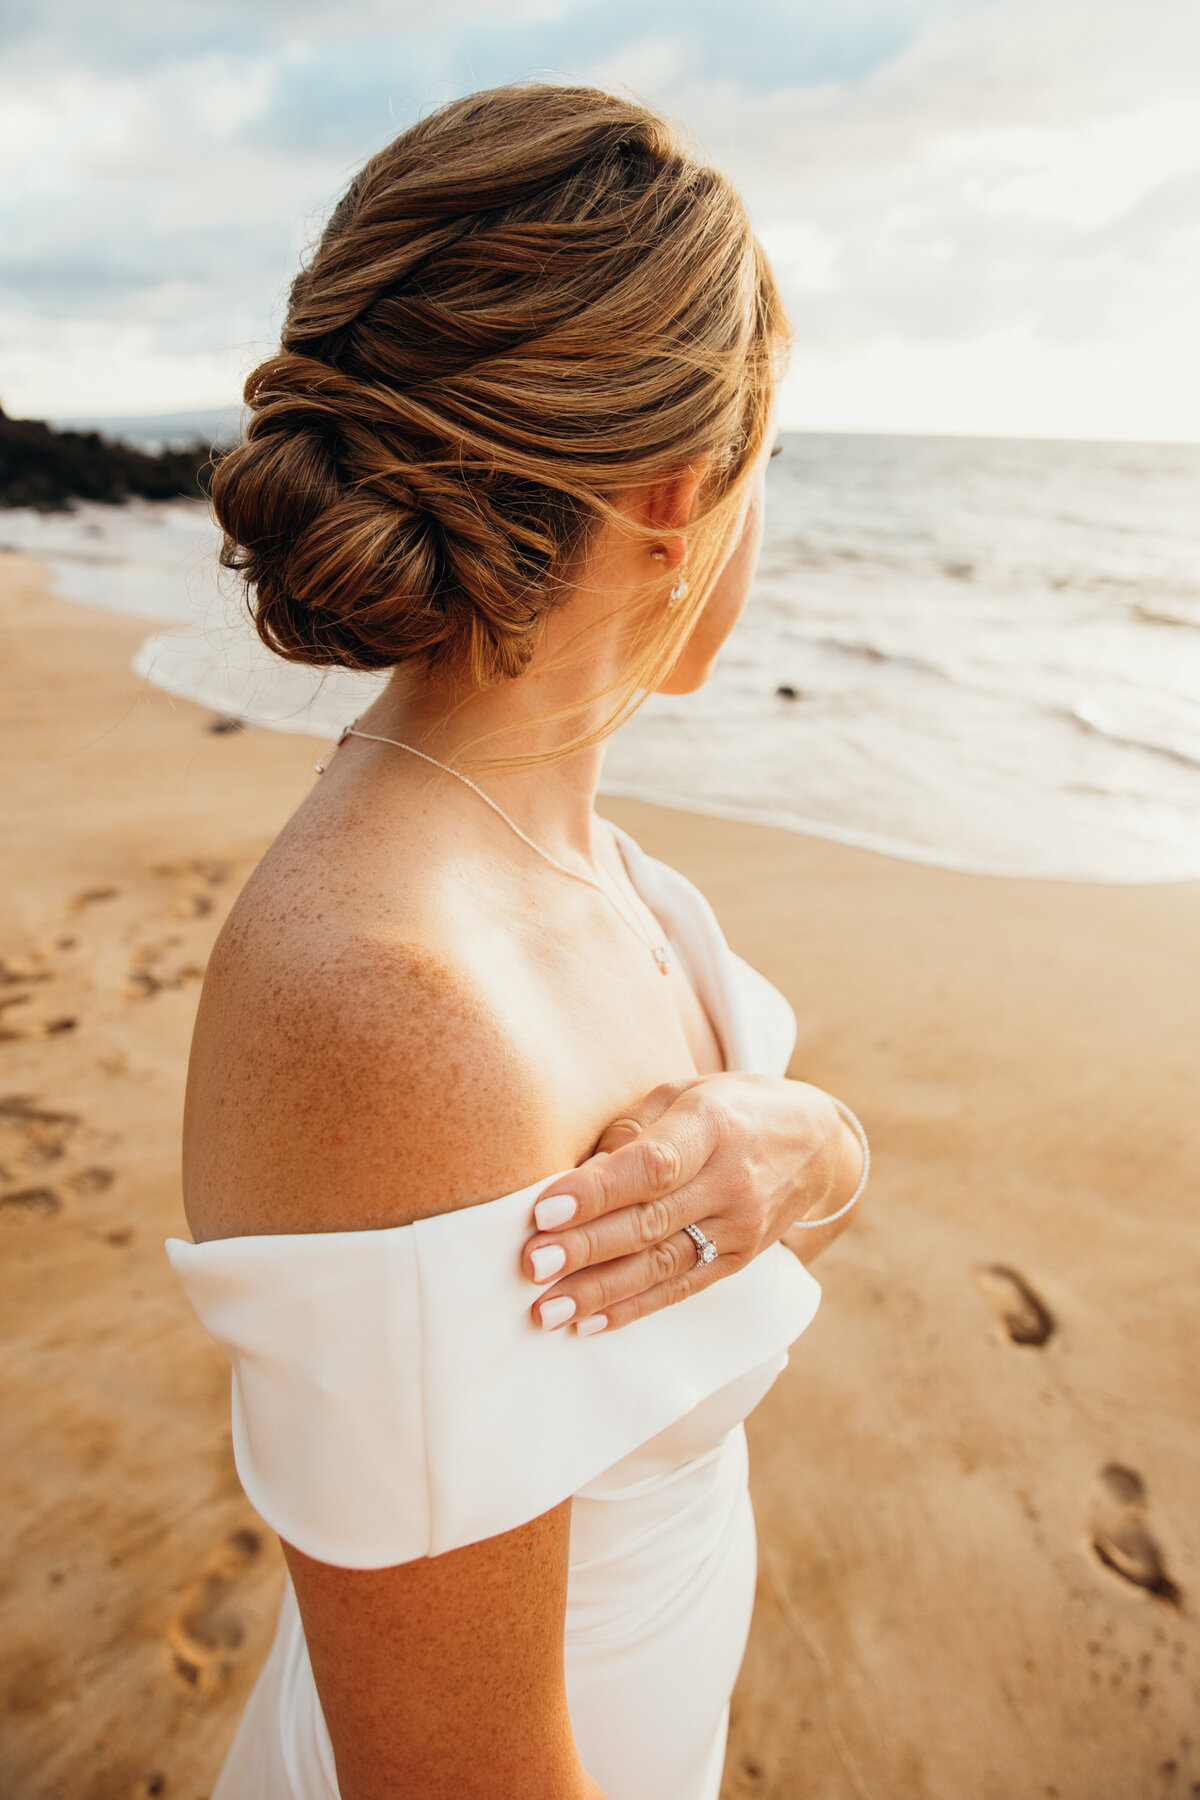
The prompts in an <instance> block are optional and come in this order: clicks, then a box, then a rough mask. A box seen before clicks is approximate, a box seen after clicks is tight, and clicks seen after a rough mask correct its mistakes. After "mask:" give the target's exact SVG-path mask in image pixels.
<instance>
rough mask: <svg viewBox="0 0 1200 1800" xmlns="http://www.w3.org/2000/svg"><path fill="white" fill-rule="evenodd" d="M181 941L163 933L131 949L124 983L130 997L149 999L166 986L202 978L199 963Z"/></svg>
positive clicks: (183, 983) (180, 984)
mask: <svg viewBox="0 0 1200 1800" xmlns="http://www.w3.org/2000/svg"><path fill="white" fill-rule="evenodd" d="M182 943H183V940H182V938H179V937H166V938H163V939H161V940H160V942H158V943H157V944H143V945H142V946H141V948H140V949H138V950H135V951H134V955H133V964H132V966H131V968H130V971H129V978H128V982H127V986H126V992H127V993H128V995H129V997H130V998H131V999H134V1000H149V999H150V998H151V997H152V996H153V995H155V994H161V993H163V992H164V991H165V990H166V989H168V988H181V987H185V986H186V985H187V983H188V982H191V981H202V980H203V979H204V967H203V964H201V963H199V962H197V961H196V960H195V959H194V958H190V957H188V956H187V953H186V951H185V950H183V949H181V945H182Z"/></svg>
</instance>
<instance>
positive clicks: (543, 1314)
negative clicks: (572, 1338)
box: [538, 1294, 575, 1331]
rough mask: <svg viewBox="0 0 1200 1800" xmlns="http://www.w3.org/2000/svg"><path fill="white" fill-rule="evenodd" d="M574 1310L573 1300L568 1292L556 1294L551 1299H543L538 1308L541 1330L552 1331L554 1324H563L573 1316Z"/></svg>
mask: <svg viewBox="0 0 1200 1800" xmlns="http://www.w3.org/2000/svg"><path fill="white" fill-rule="evenodd" d="M574 1312H575V1302H574V1301H573V1300H572V1299H571V1296H570V1295H569V1294H556V1295H555V1296H554V1298H553V1300H544V1301H543V1302H542V1304H541V1306H540V1307H539V1308H538V1317H539V1319H540V1320H541V1321H542V1330H543V1331H553V1330H554V1327H555V1326H556V1325H565V1324H566V1322H567V1320H568V1319H570V1318H572V1317H573V1316H574Z"/></svg>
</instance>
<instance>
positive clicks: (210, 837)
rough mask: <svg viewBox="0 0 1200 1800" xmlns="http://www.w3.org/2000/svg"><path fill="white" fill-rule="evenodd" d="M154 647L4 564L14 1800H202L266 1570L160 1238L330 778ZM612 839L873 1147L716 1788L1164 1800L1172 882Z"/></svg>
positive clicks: (715, 822) (1, 1048) (1, 1614)
mask: <svg viewBox="0 0 1200 1800" xmlns="http://www.w3.org/2000/svg"><path fill="white" fill-rule="evenodd" d="M144 631H145V623H144V621H143V620H139V619H136V618H132V617H129V616H124V615H120V614H114V613H109V612H106V611H101V610H99V609H93V608H88V607H85V606H82V605H79V604H76V603H73V602H71V601H68V600H65V599H60V598H57V597H55V596H52V595H51V594H49V593H48V592H47V587H46V580H45V573H44V571H43V570H42V569H41V568H40V567H39V565H37V564H36V563H34V562H33V561H32V560H31V559H28V558H21V557H17V556H4V557H3V558H0V638H2V640H3V646H4V657H5V660H4V665H3V666H4V675H3V678H2V680H3V687H4V706H3V717H2V720H0V732H2V734H3V745H4V755H3V758H2V759H0V785H2V786H3V789H4V793H5V811H6V817H7V819H8V821H9V840H10V843H11V846H12V849H11V858H12V867H13V868H14V869H15V870H16V871H17V872H18V873H19V876H20V882H19V885H18V884H10V886H9V891H7V892H6V893H5V895H4V896H3V898H2V899H0V960H2V962H3V969H4V979H3V982H2V983H0V1001H4V1002H7V1003H8V1004H6V1005H5V1006H4V1007H3V1008H2V1009H0V1029H2V1031H3V1036H2V1037H0V1165H2V1167H3V1172H4V1173H3V1180H2V1181H0V1249H2V1251H3V1260H4V1266H5V1276H4V1279H5V1287H6V1298H7V1302H8V1304H7V1307H6V1327H5V1329H6V1331H7V1333H8V1336H9V1340H10V1354H9V1357H8V1359H7V1363H6V1374H5V1378H4V1380H5V1400H4V1407H3V1425H2V1426H0V1431H2V1433H3V1438H2V1442H3V1467H4V1470H5V1476H4V1480H5V1484H6V1487H7V1489H8V1501H9V1504H8V1506H7V1507H6V1509H5V1517H6V1520H7V1525H6V1532H7V1537H6V1550H7V1555H6V1559H5V1566H6V1568H7V1569H8V1571H9V1577H8V1582H7V1585H6V1588H5V1590H4V1592H3V1593H0V1618H2V1620H3V1639H4V1644H5V1650H4V1651H3V1653H0V1690H2V1691H3V1693H4V1696H5V1704H6V1707H7V1711H8V1714H9V1727H8V1731H7V1738H8V1747H7V1750H6V1756H7V1759H8V1760H7V1767H6V1774H7V1776H8V1784H9V1785H10V1786H11V1787H12V1788H13V1791H19V1792H21V1793H22V1795H23V1796H26V1800H58V1796H60V1795H64V1794H72V1795H74V1794H86V1795H87V1800H129V1796H131V1795H138V1796H145V1795H149V1794H150V1793H152V1792H153V1793H163V1794H165V1795H167V1796H168V1797H170V1796H175V1795H179V1796H180V1797H181V1800H194V1797H198V1796H201V1795H203V1794H205V1793H207V1792H208V1788H209V1784H210V1783H211V1781H212V1779H213V1776H214V1773H215V1770H216V1768H217V1766H218V1764H219V1761H220V1758H221V1755H222V1753H223V1749H224V1746H225V1743H226V1742H227V1740H228V1738H229V1736H230V1734H231V1732H232V1730H233V1726H234V1724H235V1722H236V1719H237V1716H238V1714H239V1712H240V1709H241V1706H242V1704H243V1703H244V1700H245V1696H246V1693H247V1692H248V1689H249V1686H250V1683H251V1681H252V1678H253V1674H254V1672H255V1669H256V1667H257V1664H258V1662H259V1660H261V1657H262V1655H263V1654H265V1650H266V1646H267V1642H268V1641H269V1637H270V1633H271V1629H272V1626H273V1612H274V1606H275V1603H276V1598H277V1594H278V1591H279V1584H280V1580H281V1565H280V1559H279V1555H278V1551H277V1549H276V1547H275V1546H274V1544H273V1542H272V1541H271V1539H270V1537H269V1534H267V1533H265V1532H264V1530H263V1528H262V1526H261V1525H260V1524H259V1523H258V1521H257V1520H256V1518H255V1515H254V1514H253V1512H252V1511H251V1509H250V1507H249V1505H248V1503H247V1502H246V1501H245V1499H244V1497H243V1496H242V1495H241V1491H240V1488H239V1487H238V1485H237V1482H236V1478H235V1476H234V1472H233V1468H232V1458H231V1454H230V1449H229V1439H228V1372H227V1365H226V1364H225V1362H224V1359H223V1358H222V1357H221V1355H220V1353H219V1352H218V1351H216V1350H215V1348H214V1347H213V1346H212V1345H211V1343H209V1341H208V1340H207V1339H206V1338H205V1337H204V1336H203V1334H202V1333H201V1331H200V1328H199V1326H198V1325H197V1324H196V1322H195V1321H194V1319H193V1318H192V1316H191V1314H190V1312H189V1311H188V1309H187V1307H186V1303H185V1301H184V1299H183V1296H182V1294H181V1293H180V1291H179V1290H178V1288H177V1286H176V1285H175V1283H174V1280H173V1278H172V1277H171V1274H170V1271H169V1269H168V1267H167V1265H166V1259H165V1257H164V1255H163V1252H162V1240H163V1239H164V1238H165V1237H167V1236H168V1235H171V1234H178V1233H179V1231H180V1229H181V1225H182V1214H181V1210H180V1201H179V1187H178V1169H177V1162H178V1143H177V1140H178V1128H179V1109H180V1104H181V1096H182V1081H183V1073H184V1068H185V1066H186V1057H187V1046H188V1038H189V1035H190V1028H191V1018H192V1014H193V1011H194V1007H195V1001H196V996H197V992H198V988H199V981H200V977H201V974H202V970H203V964H204V961H205V958H206V956H207V953H208V949H209V947H210V945H211V942H212V939H213V937H214V935H215V933H216V930H217V929H218V927H219V925H220V922H221V920H222V919H223V917H224V915H225V912H226V911H227V909H228V906H229V905H230V903H231V901H232V898H233V895H234V894H235V893H236V891H237V889H238V887H239V886H240V884H241V882H242V881H243V880H244V879H245V877H246V875H247V873H248V872H249V869H250V868H251V867H252V866H253V863H254V862H255V861H256V860H257V858H258V856H259V855H260V854H261V852H262V849H263V848H264V847H265V844H266V842H267V841H269V838H270V837H271V836H272V835H273V834H274V831H275V830H276V829H277V828H278V826H279V825H280V824H281V823H282V820H283V818H284V817H285V816H286V813H287V812H288V811H290V810H291V808H292V807H293V806H294V805H295V804H296V802H297V801H298V799H299V798H300V797H301V795H302V794H303V793H304V792H305V791H306V789H307V787H308V785H309V784H310V783H311V781H312V780H313V779H314V778H313V776H312V773H311V764H312V761H313V744H312V741H311V740H308V741H306V740H304V739H301V738H298V737H297V736H295V735H294V734H290V733H289V734H284V733H281V732H269V731H258V732H228V731H220V730H216V729H214V726H215V725H216V724H217V721H216V720H214V718H213V717H212V716H211V715H210V714H209V713H207V712H206V711H205V710H204V709H202V708H199V707H196V706H194V705H192V704H191V703H189V702H186V701H181V700H175V699H172V698H171V697H170V696H168V695H167V694H165V693H164V692H162V691H160V690H157V689H153V688H149V687H147V686H146V684H144V683H143V682H140V681H139V680H138V678H137V677H136V676H135V675H134V674H133V673H132V672H131V670H130V667H129V662H130V657H131V656H132V654H133V650H134V649H135V648H136V645H137V642H138V641H139V639H140V638H141V636H143V635H144ZM603 810H604V811H605V812H606V813H609V814H611V816H613V817H615V818H617V820H618V822H619V823H621V824H622V825H624V826H625V827H626V828H627V829H629V830H631V831H632V833H633V835H634V836H635V837H637V838H638V839H639V841H640V842H641V843H642V844H643V845H644V847H645V848H646V849H647V850H648V851H649V852H650V853H651V854H654V855H657V856H661V857H663V858H664V859H665V860H667V861H669V862H671V863H674V864H675V865H676V866H677V867H679V868H680V869H681V870H682V871H683V872H684V873H685V874H687V875H689V876H690V877H691V878H692V879H693V880H695V881H697V882H698V884H699V885H700V887H701V888H702V889H703V891H704V892H705V893H706V895H707V896H708V897H709V899H710V900H711V902H712V904H713V906H714V908H715V910H716V912H717V914H718V916H719V918H720V919H721V921H722V924H723V925H724V927H725V929H726V931H727V934H728V935H729V938H730V940H731V942H732V944H733V947H734V948H735V950H737V951H738V952H739V953H741V954H742V955H744V956H746V957H747V958H748V959H749V960H750V961H751V962H753V963H755V964H756V965H757V966H758V967H760V968H761V969H762V970H763V972H764V974H766V975H767V976H768V977H769V978H770V979H772V980H773V981H775V982H776V983H777V985H779V986H780V987H781V988H782V989H783V991H784V992H785V993H786V994H787V995H788V998H789V999H790V1000H791V1002H792V1004H793V1006H794V1007H795V1010H796V1012H797V1016H798V1021H799V1037H798V1043H797V1052H796V1057H795V1059H794V1061H793V1065H792V1073H793V1074H796V1075H799V1076H802V1077H804V1078H806V1079H810V1080H813V1081H815V1082H817V1083H818V1084H819V1085H822V1086H825V1087H829V1088H830V1089H832V1090H833V1091H834V1092H838V1093H842V1094H844V1096H845V1098H846V1099H847V1101H848V1102H849V1103H850V1104H851V1105H852V1106H853V1107H854V1109H855V1111H856V1112H858V1113H859V1114H860V1116H862V1117H863V1118H864V1120H865V1122H866V1124H867V1128H868V1131H869V1132H870V1135H871V1139H872V1146H873V1151H874V1161H875V1173H874V1176H873V1180H872V1186H871V1190H870V1192H869V1193H868V1195H867V1196H866V1198H865V1200H864V1202H863V1206H862V1208H861V1213H862V1216H861V1218H860V1219H859V1220H858V1221H856V1223H855V1226H854V1229H853V1230H851V1231H850V1232H848V1233H847V1234H846V1236H845V1237H844V1238H843V1239H842V1240H840V1241H839V1243H838V1244H837V1245H835V1246H834V1247H833V1249H832V1250H831V1251H830V1252H829V1253H828V1255H827V1257H826V1258H824V1259H823V1260H822V1262H821V1263H820V1265H819V1268H818V1274H819V1277H820V1279H821V1281H822V1284H823V1286H824V1288H825V1301H824V1304H823V1306H822V1309H821V1312H820V1313H819V1315H818V1318H817V1320H816V1322H815V1324H814V1325H813V1327H812V1328H811V1329H810V1331H809V1332H808V1333H807V1334H806V1336H805V1337H804V1338H803V1339H802V1340H801V1341H800V1343H799V1344H798V1345H797V1346H796V1347H795V1349H794V1350H793V1353H792V1358H791V1363H790V1366H789V1368H788V1369H787V1370H786V1371H785V1373H784V1375H783V1376H782V1377H781V1378H780V1381H779V1383H778V1384H777V1386H776V1388H775V1389H774V1390H773V1391H772V1393H771V1394H770V1395H769V1396H768V1397H767V1399H766V1401H765V1402H764V1403H763V1405H762V1406H761V1407H760V1409H759V1410H758V1412H757V1413H756V1414H755V1415H754V1416H753V1418H752V1420H751V1422H750V1426H749V1436H750V1441H751V1469H752V1476H751V1481H752V1490H753V1493H754V1498H755V1506H756V1510H757V1515H758V1524H759V1542H760V1555H761V1564H760V1586H759V1600H758V1607H757V1611H756V1615H755V1622H754V1627H753V1631H752V1635H751V1641H750V1648H749V1651H748V1653H747V1658H746V1663H745V1666H744V1669H743V1673H742V1678H741V1681H740V1683H739V1687H738V1690H737V1694H736V1695H735V1702H734V1713H733V1726H732V1732H731V1739H730V1752H729V1758H728V1762H727V1767H726V1777H725V1785H724V1789H723V1800H797V1797H798V1796H799V1795H801V1794H812V1795H813V1796H814V1797H815V1796H817V1795H822V1794H829V1795H830V1796H831V1797H832V1796H835V1795H836V1796H838V1797H839V1800H840V1796H841V1795H843V1794H847V1793H851V1792H855V1793H857V1794H858V1795H859V1796H860V1800H861V1797H862V1796H867V1797H868V1800H899V1797H900V1796H901V1795H902V1796H903V1800H962V1796H963V1795H964V1794H971V1795H972V1796H975V1795H979V1796H980V1797H981V1800H1017V1796H1022V1797H1023V1796H1025V1795H1027V1794H1031V1795H1038V1796H1040V1795H1045V1794H1046V1793H1047V1792H1048V1791H1049V1790H1050V1789H1053V1790H1054V1791H1055V1793H1056V1795H1057V1796H1058V1797H1059V1800H1127V1796H1128V1795H1129V1794H1131V1793H1139V1794H1141V1793H1147V1794H1149V1793H1157V1792H1159V1791H1160V1790H1161V1791H1164V1792H1165V1791H1167V1785H1166V1784H1167V1778H1166V1776H1164V1775H1163V1774H1162V1772H1161V1771H1162V1769H1163V1768H1164V1767H1165V1766H1166V1765H1167V1764H1168V1763H1171V1764H1173V1765H1174V1773H1173V1776H1172V1780H1173V1782H1174V1783H1175V1786H1174V1787H1173V1788H1172V1789H1171V1791H1179V1792H1181V1793H1186V1792H1187V1791H1188V1787H1189V1784H1191V1783H1200V1755H1198V1748H1197V1745H1196V1741H1195V1740H1196V1735H1197V1734H1196V1733H1195V1731H1194V1726H1193V1723H1192V1722H1193V1720H1194V1717H1195V1712H1196V1707H1197V1704H1198V1703H1200V1621H1198V1619H1197V1610H1196V1595H1197V1593H1198V1592H1200V1505H1198V1504H1197V1500H1198V1498H1200V1448H1198V1446H1200V1431H1198V1430H1197V1426H1198V1425H1200V1399H1198V1397H1197V1394H1196V1385H1195V1379H1194V1369H1195V1366H1196V1364H1197V1361H1198V1360H1200V1323H1198V1322H1197V1320H1196V1318H1195V1312H1194V1307H1193V1305H1192V1295H1193V1294H1194V1292H1195V1291H1196V1288H1197V1284H1198V1283H1200V1219H1198V1218H1197V1214H1196V1207H1195V1203H1194V1197H1195V1195H1196V1193H1197V1192H1200V1142H1198V1141H1197V1137H1198V1134H1197V1132H1196V1128H1195V1126H1194V1123H1193V1114H1194V1082H1195V1069H1196V1067H1197V1065H1198V1062H1200V1004H1198V1002H1200V991H1198V988H1200V954H1198V951H1200V887H1198V886H1197V884H1195V883H1191V882H1179V883H1174V882H1172V883H1161V884H1156V885H1153V886H1142V885H1134V884H1098V883H1073V882H1071V883H1064V882H1048V881H1042V880H1039V879H1036V878H1032V879H1030V878H1008V877H1005V878H996V877H993V876H976V875H970V874H962V873H957V872H949V871H945V870H942V869H938V868H931V867H929V866H928V865H923V864H918V863H915V862H912V861H909V860H901V859H897V858H892V857H889V856H885V855H881V854H879V853H877V852H873V851H870V850H866V849H861V848H848V847H845V846H842V845H839V844H836V843H831V842H830V841H829V840H828V839H825V838H819V837H815V836H807V835H804V834H802V833H799V832H796V831H792V830H788V831H781V830H779V829H777V828H774V827H768V826H764V825H759V824H753V823H747V822H745V821H736V822H735V821H729V820H725V819H722V818H720V817H714V816H713V815H712V814H711V813H705V814H702V815H701V814H696V813H691V812H688V811H686V810H683V809H681V808H678V807H675V808H673V809H670V810H667V809H663V808H659V807H655V806H653V805H651V804H648V803H646V802H645V801H642V800H631V799H620V798H613V799H606V800H605V802H604V805H603ZM700 818H703V820H704V824H703V826H702V827H701V825H700V824H699V820H700ZM1043 1329H1044V1330H1045V1335H1044V1336H1042V1338H1041V1340H1040V1341H1037V1340H1038V1333H1039V1331H1041V1330H1043ZM1114 1468H1115V1469H1117V1470H1121V1471H1124V1472H1125V1476H1126V1477H1128V1479H1123V1480H1118V1479H1116V1478H1115V1477H1113V1476H1112V1475H1111V1473H1106V1471H1109V1472H1110V1471H1111V1470H1112V1469H1114ZM1139 1484H1140V1486H1139ZM1122 1545H1124V1546H1125V1548H1124V1550H1122ZM1097 1546H1099V1548H1098V1547H1097ZM1105 1546H1107V1551H1105ZM1131 1546H1132V1549H1131ZM1135 1551H1136V1552H1137V1555H1135V1554H1134V1552H1135ZM1105 1554H1109V1555H1110V1556H1113V1557H1115V1558H1116V1561H1117V1562H1118V1563H1119V1562H1120V1560H1121V1557H1122V1556H1124V1557H1125V1560H1126V1564H1127V1572H1126V1575H1122V1574H1121V1573H1119V1572H1118V1570H1117V1568H1116V1567H1114V1566H1113V1565H1112V1563H1111V1562H1109V1563H1106V1562H1105V1560H1104V1555H1105ZM1138 1555H1140V1556H1141V1558H1142V1564H1143V1565H1144V1567H1146V1568H1151V1567H1152V1563H1153V1558H1154V1557H1157V1558H1158V1559H1159V1564H1160V1565H1161V1573H1162V1577H1163V1583H1164V1584H1165V1585H1162V1586H1160V1590H1159V1591H1158V1592H1155V1591H1152V1589H1151V1586H1149V1585H1139V1584H1138V1583H1137V1582H1134V1581H1131V1580H1130V1579H1128V1578H1127V1576H1128V1569H1129V1567H1132V1566H1134V1565H1135V1564H1136V1563H1137V1556H1138ZM1172 1592H1174V1594H1175V1596H1176V1598H1175V1599H1172V1598H1170V1597H1168V1596H1169V1595H1170V1593H1172ZM1177 1602H1178V1603H1177ZM948 1701H949V1704H948V1703H947V1702H948ZM156 1784H157V1785H156Z"/></svg>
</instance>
